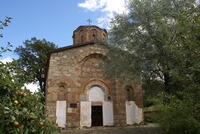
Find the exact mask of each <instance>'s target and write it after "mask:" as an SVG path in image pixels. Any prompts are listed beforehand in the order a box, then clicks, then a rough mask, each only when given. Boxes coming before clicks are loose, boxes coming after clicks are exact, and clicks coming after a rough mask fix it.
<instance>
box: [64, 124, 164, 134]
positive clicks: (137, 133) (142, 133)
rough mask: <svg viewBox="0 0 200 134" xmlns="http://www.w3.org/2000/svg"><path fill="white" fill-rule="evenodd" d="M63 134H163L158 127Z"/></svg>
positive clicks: (96, 129) (66, 131)
mask: <svg viewBox="0 0 200 134" xmlns="http://www.w3.org/2000/svg"><path fill="white" fill-rule="evenodd" d="M61 134H162V133H161V131H160V130H159V128H158V127H152V126H150V127H149V126H142V127H133V126H129V127H93V128H88V129H74V130H65V131H63V132H62V133H61Z"/></svg>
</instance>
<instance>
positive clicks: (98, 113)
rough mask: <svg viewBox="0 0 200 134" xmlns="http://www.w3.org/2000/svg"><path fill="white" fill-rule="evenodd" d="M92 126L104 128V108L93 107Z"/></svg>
mask: <svg viewBox="0 0 200 134" xmlns="http://www.w3.org/2000/svg"><path fill="white" fill-rule="evenodd" d="M92 126H103V111H102V106H92Z"/></svg>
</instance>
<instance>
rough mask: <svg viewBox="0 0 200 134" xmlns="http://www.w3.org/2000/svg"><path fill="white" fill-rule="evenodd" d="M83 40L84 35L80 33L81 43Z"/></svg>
mask: <svg viewBox="0 0 200 134" xmlns="http://www.w3.org/2000/svg"><path fill="white" fill-rule="evenodd" d="M83 41H84V36H83V35H81V43H82V42H83Z"/></svg>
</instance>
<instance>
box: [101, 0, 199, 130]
mask: <svg viewBox="0 0 200 134" xmlns="http://www.w3.org/2000/svg"><path fill="white" fill-rule="evenodd" d="M128 9H129V13H128V14H126V15H118V16H116V17H115V19H114V20H113V21H112V28H111V32H110V38H111V43H112V44H113V45H112V46H111V48H112V49H111V51H109V53H108V55H109V56H110V57H111V58H112V59H113V60H112V61H110V62H109V63H108V64H107V65H106V68H105V70H106V73H107V74H108V75H109V76H118V77H119V78H123V77H127V76H128V77H130V78H132V77H134V75H135V74H137V73H140V74H142V83H143V87H144V88H145V89H144V90H145V91H144V93H151V92H154V93H155V92H156V95H157V96H159V93H162V96H161V99H163V100H162V101H161V102H162V104H161V105H162V107H160V108H161V109H160V111H161V112H160V114H159V119H160V123H161V126H162V127H163V128H164V130H165V131H166V132H168V133H176V134H198V133H199V131H200V130H199V128H200V117H199V114H198V113H199V112H200V108H199V100H200V84H199V83H200V79H199V78H200V68H199V67H200V61H199V59H200V57H199V56H200V38H199V37H200V36H199V35H200V25H199V24H200V15H199V13H200V6H199V5H198V4H197V3H196V1H195V0H130V3H129V6H128ZM158 87H159V88H158ZM156 88H157V89H159V90H160V91H159V90H157V91H155V89H156ZM145 95H148V94H145ZM156 95H155V94H153V95H152V96H151V97H153V96H154V98H155V96H156ZM172 98H173V99H172ZM163 102H165V103H163ZM186 102H187V103H186ZM182 107H187V108H182ZM188 113H191V114H190V116H188ZM172 119H173V121H172ZM174 123H176V124H174ZM190 123H191V124H190ZM176 128H177V129H176ZM193 128H194V129H193ZM175 130H177V131H175Z"/></svg>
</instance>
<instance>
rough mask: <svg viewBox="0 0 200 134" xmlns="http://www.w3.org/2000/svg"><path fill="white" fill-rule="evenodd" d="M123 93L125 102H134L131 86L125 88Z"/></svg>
mask: <svg viewBox="0 0 200 134" xmlns="http://www.w3.org/2000/svg"><path fill="white" fill-rule="evenodd" d="M125 91H126V100H127V101H134V91H133V88H132V87H131V86H126V87H125Z"/></svg>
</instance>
